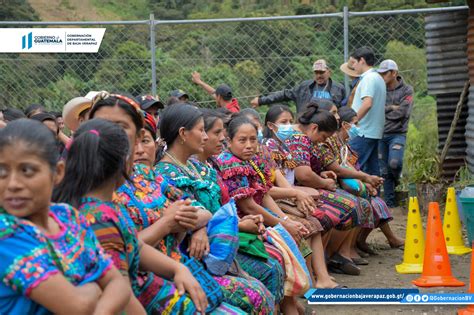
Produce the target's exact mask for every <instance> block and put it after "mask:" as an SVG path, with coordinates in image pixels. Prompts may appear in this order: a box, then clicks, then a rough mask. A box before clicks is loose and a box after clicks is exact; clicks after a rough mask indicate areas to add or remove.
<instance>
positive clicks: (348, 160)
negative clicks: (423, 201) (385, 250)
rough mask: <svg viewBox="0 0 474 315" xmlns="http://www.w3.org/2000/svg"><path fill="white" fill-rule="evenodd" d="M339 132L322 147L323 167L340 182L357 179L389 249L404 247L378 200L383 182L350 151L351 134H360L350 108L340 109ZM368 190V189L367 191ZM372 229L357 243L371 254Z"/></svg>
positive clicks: (386, 212)
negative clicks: (379, 189) (362, 167)
mask: <svg viewBox="0 0 474 315" xmlns="http://www.w3.org/2000/svg"><path fill="white" fill-rule="evenodd" d="M338 114H339V115H338V116H339V118H340V122H341V123H340V128H339V130H338V132H337V133H336V135H335V136H334V137H331V138H329V139H327V140H326V142H325V143H322V144H321V146H320V148H321V157H322V167H323V168H325V169H327V170H331V171H334V172H335V173H336V174H337V175H338V177H339V178H351V179H357V180H359V181H360V183H361V184H362V185H363V186H362V187H360V188H359V190H360V191H361V192H360V194H363V192H364V191H365V190H367V192H366V193H365V195H364V196H363V197H364V198H366V199H368V200H369V201H370V203H371V205H372V208H373V209H374V218H375V227H379V228H380V230H381V231H382V232H383V233H384V235H385V237H386V238H387V240H388V242H389V245H390V247H392V248H396V247H400V246H403V244H404V241H403V239H401V238H399V237H397V236H396V235H395V234H393V232H392V230H391V229H390V225H389V224H388V223H389V221H391V220H392V218H393V217H392V215H391V213H390V210H389V209H388V206H387V205H386V204H385V202H384V201H383V200H382V199H381V198H380V197H378V196H377V194H378V192H377V188H378V187H377V186H375V187H374V186H373V185H374V181H375V185H380V184H381V182H382V179H381V178H380V177H377V176H371V175H369V174H366V173H364V172H362V171H360V169H359V168H358V164H357V154H356V153H355V152H354V151H352V150H351V148H350V147H349V145H348V144H347V143H348V141H349V138H350V134H351V133H357V113H356V112H355V111H354V110H352V109H351V108H346V107H343V108H341V109H339V113H338ZM364 186H365V187H364ZM371 231H372V229H363V230H362V231H361V233H360V235H359V237H358V239H357V245H358V247H359V248H360V249H361V250H364V251H371V249H369V247H368V245H367V243H366V240H367V237H368V235H369V233H370V232H371Z"/></svg>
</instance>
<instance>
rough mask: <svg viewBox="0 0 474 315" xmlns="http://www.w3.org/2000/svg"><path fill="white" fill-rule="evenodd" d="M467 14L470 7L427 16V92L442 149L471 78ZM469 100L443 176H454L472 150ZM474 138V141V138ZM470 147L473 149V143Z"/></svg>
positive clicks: (460, 120)
mask: <svg viewBox="0 0 474 315" xmlns="http://www.w3.org/2000/svg"><path fill="white" fill-rule="evenodd" d="M468 16H469V14H468V10H464V11H457V12H450V13H442V14H432V15H429V16H426V18H425V38H426V53H427V68H428V69H427V70H428V71H427V72H428V93H429V94H430V95H433V96H435V97H436V103H437V112H438V135H439V148H440V150H442V148H443V146H444V144H445V142H446V138H447V137H448V132H449V129H450V127H451V122H452V120H453V117H454V113H455V110H456V105H457V103H458V101H459V99H460V96H461V92H462V90H463V87H464V84H465V83H466V81H467V80H469V75H468V57H467V24H468ZM473 71H474V69H473ZM473 98H474V96H473ZM467 103H468V100H467V99H466V101H465V102H464V105H463V108H462V112H461V116H460V119H459V121H458V124H457V127H456V129H455V132H454V137H453V139H452V142H451V146H450V148H449V150H448V155H447V157H446V160H445V162H444V165H443V177H445V178H446V179H453V178H454V175H455V174H456V172H457V170H458V169H459V168H460V167H461V166H463V165H464V164H465V161H466V152H468V151H469V148H468V144H467V143H466V136H465V134H466V122H467V121H469V120H468V106H467V105H468V104H467ZM473 105H474V103H473ZM473 115H474V108H473ZM473 122H474V117H473ZM473 132H474V129H473ZM468 133H469V129H468ZM472 140H473V141H474V138H472ZM473 144H474V142H473ZM471 149H472V150H473V152H474V146H472V148H471ZM466 150H467V151H466ZM468 161H469V158H468ZM472 162H474V160H473V161H472ZM473 166H474V163H473ZM473 171H474V168H473Z"/></svg>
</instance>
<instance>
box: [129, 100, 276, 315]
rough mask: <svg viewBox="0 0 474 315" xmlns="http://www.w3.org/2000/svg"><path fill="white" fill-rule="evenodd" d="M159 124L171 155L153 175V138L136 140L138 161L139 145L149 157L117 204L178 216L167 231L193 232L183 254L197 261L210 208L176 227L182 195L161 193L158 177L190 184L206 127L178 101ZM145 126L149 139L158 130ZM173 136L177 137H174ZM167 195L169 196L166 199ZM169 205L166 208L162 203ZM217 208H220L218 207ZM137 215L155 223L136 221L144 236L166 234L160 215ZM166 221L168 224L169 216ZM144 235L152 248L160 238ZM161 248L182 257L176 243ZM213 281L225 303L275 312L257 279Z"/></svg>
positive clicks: (199, 116) (205, 244)
mask: <svg viewBox="0 0 474 315" xmlns="http://www.w3.org/2000/svg"><path fill="white" fill-rule="evenodd" d="M147 121H148V119H147ZM160 126H161V127H160V129H161V130H160V131H161V133H160V135H161V137H162V138H163V139H164V140H165V141H166V143H167V146H168V149H167V151H166V152H165V157H166V156H172V158H171V159H169V160H167V159H164V158H163V159H162V160H161V162H160V163H158V165H157V171H156V175H155V176H154V175H153V174H152V173H149V172H148V171H149V167H150V166H151V165H152V164H153V163H154V156H153V152H154V150H155V148H154V146H153V147H152V144H153V143H154V142H153V141H150V142H148V141H147V140H145V142H146V143H139V144H137V147H136V148H137V149H136V150H137V154H136V158H137V160H138V161H140V159H141V161H142V162H144V156H143V154H142V153H141V152H142V151H144V148H143V145H146V147H147V151H149V154H147V156H148V157H149V158H148V160H147V161H146V163H147V165H148V166H143V165H136V168H135V174H134V175H133V177H132V180H133V181H134V183H135V185H130V184H126V185H125V186H124V187H122V188H121V189H120V196H121V202H123V204H124V205H125V206H126V207H127V208H128V209H129V211H130V212H132V213H135V214H134V216H135V217H137V214H138V212H139V208H140V207H142V208H143V209H145V208H148V210H147V212H149V213H155V216H156V215H161V214H162V215H163V217H164V218H165V219H167V218H170V219H171V220H173V218H174V217H175V216H176V217H177V219H178V220H176V221H177V222H175V223H172V224H171V227H172V228H173V231H170V233H176V232H178V233H182V232H186V231H187V232H188V233H189V234H191V235H190V238H189V245H188V252H187V254H189V255H190V256H192V257H195V258H197V259H201V258H202V257H203V256H204V254H205V252H208V250H209V242H208V239H207V229H206V223H207V221H208V220H209V218H210V214H209V212H208V211H207V210H200V212H206V213H207V214H209V216H206V217H205V220H201V219H200V220H201V221H203V222H202V223H204V224H201V223H199V224H198V225H197V226H196V227H194V228H192V229H188V230H183V229H182V227H181V226H180V225H182V224H180V222H179V221H180V217H181V214H180V213H175V214H173V212H176V211H181V212H183V211H186V210H187V209H186V208H181V209H179V205H180V204H182V203H183V201H179V199H182V197H183V194H182V193H180V192H179V191H178V190H177V189H173V187H172V186H171V187H170V188H167V189H165V190H163V192H164V193H165V195H164V194H163V192H162V190H161V187H163V183H162V182H163V181H165V180H164V179H163V178H162V175H164V176H168V177H169V179H170V180H169V182H167V183H166V185H168V183H169V184H173V185H176V186H177V187H178V188H182V185H183V184H184V183H188V184H189V183H191V182H192V180H191V178H190V177H187V176H189V174H188V172H192V167H191V166H190V164H188V163H187V160H188V158H189V156H190V155H192V154H195V153H199V152H200V151H201V150H202V143H203V141H206V140H205V139H206V138H207V136H206V134H205V132H204V131H200V130H201V129H203V128H204V122H203V118H202V114H201V112H200V111H199V110H198V109H196V108H195V107H194V106H191V105H185V104H177V105H174V106H172V107H169V108H167V109H166V110H165V111H164V112H163V113H162V115H161V120H160ZM150 127H151V128H150ZM148 129H151V132H150V130H148V131H147V130H146V129H145V130H146V131H145V132H146V136H145V139H147V138H148V139H149V138H150V137H151V138H152V134H154V133H156V130H153V126H149V128H148ZM188 131H189V133H188ZM173 136H174V137H176V138H173ZM201 137H203V138H201ZM178 139H185V141H183V142H186V145H184V143H183V144H181V143H180V141H179V140H178ZM202 139H204V140H202ZM175 156H176V157H178V156H179V157H182V158H185V160H183V161H181V160H178V158H176V157H175ZM165 161H170V162H165ZM181 163H182V164H181ZM161 165H163V170H161V168H160V166H161ZM147 168H148V170H147ZM165 169H166V170H165ZM160 174H162V175H160ZM191 174H192V173H191ZM153 176H154V177H155V182H153V179H152V178H153ZM157 181H158V183H160V184H159V185H157ZM203 184H204V183H202V182H201V183H199V185H200V187H202V185H203ZM144 186H145V187H144ZM160 186H161V187H160ZM144 192H153V193H152V194H150V195H149V196H148V198H143V193H144ZM189 197H193V198H194V196H192V195H189ZM168 198H169V199H170V200H168ZM170 201H175V203H172V204H171V202H170ZM168 205H169V207H166V206H168ZM184 205H185V206H187V207H190V206H191V205H190V204H184ZM192 205H193V206H197V207H199V208H200V209H205V207H204V204H201V203H200V202H199V201H196V200H194V201H193V202H192ZM137 208H138V209H137ZM218 208H220V206H219V207H218ZM218 208H217V209H218ZM217 209H214V208H213V209H212V212H215V211H216V210H217ZM170 212H171V214H170ZM197 214H198V218H200V217H202V215H201V214H200V213H199V212H197ZM138 216H140V217H141V218H140V220H137V222H136V223H138V224H140V222H143V221H144V220H145V219H146V220H149V221H150V220H151V221H153V222H154V223H152V225H151V226H149V227H147V228H145V227H144V226H143V224H141V225H139V229H140V230H143V231H142V234H143V233H147V234H149V235H152V234H154V233H153V231H155V233H156V232H157V231H159V230H161V233H163V231H165V232H164V233H166V231H167V229H166V228H165V229H162V228H160V227H159V225H161V226H162V227H163V226H165V225H166V221H165V222H160V221H161V219H159V217H158V218H153V217H150V218H147V217H145V218H144V217H142V216H141V215H140V214H139V215H138ZM158 219H159V220H158ZM167 221H168V222H169V221H170V220H167ZM154 225H156V226H157V227H153V226H154ZM155 235H156V234H155ZM165 235H166V234H165ZM147 239H148V240H151V242H150V243H149V244H151V245H153V246H155V245H156V244H157V241H158V238H156V237H155V239H151V238H150V237H147ZM175 239H176V237H175ZM180 239H181V238H179V237H178V239H177V240H178V241H177V242H169V244H170V245H172V246H176V243H178V242H179V241H180ZM165 247H166V250H167V251H168V252H169V251H171V252H173V256H174V257H175V258H176V259H178V260H179V259H180V258H181V257H179V256H180V255H179V252H178V251H177V247H175V248H174V249H170V248H169V247H170V246H165ZM214 279H215V280H216V281H217V282H218V283H219V284H220V285H221V287H222V288H223V291H224V296H225V299H224V301H225V302H227V303H229V304H231V305H233V306H237V307H239V308H241V309H242V310H243V311H245V312H246V313H263V314H268V313H271V312H273V307H274V302H273V298H272V297H271V294H270V293H269V292H268V291H267V289H266V288H265V287H264V286H263V284H262V283H260V282H259V281H258V280H256V279H253V278H251V277H248V279H245V278H242V277H234V276H230V275H224V276H215V277H214Z"/></svg>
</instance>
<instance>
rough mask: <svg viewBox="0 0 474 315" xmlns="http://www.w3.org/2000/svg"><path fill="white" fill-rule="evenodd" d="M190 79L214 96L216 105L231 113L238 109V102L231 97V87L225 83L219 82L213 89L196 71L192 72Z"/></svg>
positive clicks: (236, 111)
mask: <svg viewBox="0 0 474 315" xmlns="http://www.w3.org/2000/svg"><path fill="white" fill-rule="evenodd" d="M192 80H193V82H194V83H195V84H197V85H199V86H200V87H202V88H203V89H204V90H205V91H206V92H207V93H209V94H210V95H212V96H213V97H214V99H215V100H216V103H217V106H218V107H222V108H227V109H228V110H229V111H231V112H232V113H238V112H239V111H240V106H239V102H238V101H237V99H236V98H234V97H232V89H231V88H230V86H228V85H227V84H221V85H219V86H218V87H217V88H215V89H214V88H213V87H212V86H210V85H209V84H207V83H206V82H204V81H203V80H202V79H201V74H200V73H199V72H197V71H194V72H193V73H192Z"/></svg>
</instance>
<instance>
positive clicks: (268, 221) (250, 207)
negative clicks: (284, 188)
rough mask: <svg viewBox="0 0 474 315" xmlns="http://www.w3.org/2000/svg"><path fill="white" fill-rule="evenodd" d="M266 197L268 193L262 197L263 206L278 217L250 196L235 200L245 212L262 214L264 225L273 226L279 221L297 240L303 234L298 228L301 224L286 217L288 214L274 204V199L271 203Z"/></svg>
mask: <svg viewBox="0 0 474 315" xmlns="http://www.w3.org/2000/svg"><path fill="white" fill-rule="evenodd" d="M268 197H270V196H269V195H268V194H267V195H265V197H264V200H265V199H266V200H265V206H266V207H268V208H269V209H270V210H271V211H273V212H274V213H275V214H276V215H278V216H279V217H275V216H273V215H271V214H270V213H269V212H268V211H267V210H265V208H263V207H262V206H260V205H259V204H257V203H256V202H255V200H253V198H252V197H248V198H242V199H239V200H237V201H236V203H237V206H238V207H239V209H240V210H241V211H242V212H244V213H246V214H256V215H258V214H260V215H262V217H263V223H264V224H265V225H266V226H275V225H277V224H279V223H280V224H281V225H283V227H284V228H285V229H287V230H288V232H290V234H291V235H292V236H293V237H294V238H295V240H299V239H300V238H301V237H302V235H303V231H302V230H300V229H301V226H299V225H298V224H297V223H295V222H293V221H291V220H290V219H288V216H287V215H286V214H285V213H284V212H283V211H281V210H280V208H279V207H278V205H277V204H275V201H273V203H272V202H271V201H270V200H269V199H268ZM270 199H271V197H270ZM271 200H273V199H271Z"/></svg>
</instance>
